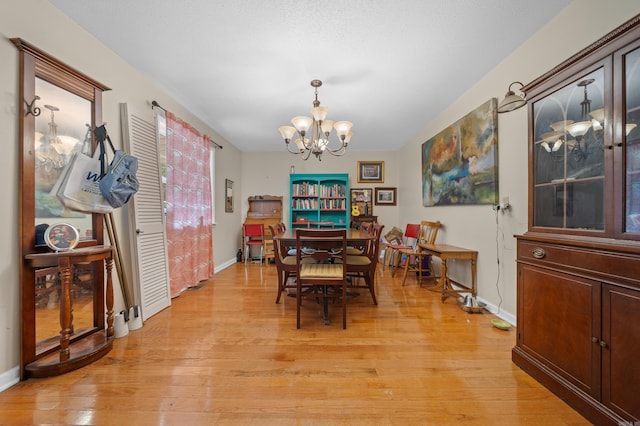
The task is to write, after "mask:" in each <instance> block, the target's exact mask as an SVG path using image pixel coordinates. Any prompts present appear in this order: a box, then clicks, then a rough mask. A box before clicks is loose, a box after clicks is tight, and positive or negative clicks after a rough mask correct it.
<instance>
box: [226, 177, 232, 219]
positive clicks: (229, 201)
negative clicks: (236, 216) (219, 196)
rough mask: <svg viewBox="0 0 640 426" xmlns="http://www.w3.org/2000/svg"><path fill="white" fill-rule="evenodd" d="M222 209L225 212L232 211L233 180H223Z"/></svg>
mask: <svg viewBox="0 0 640 426" xmlns="http://www.w3.org/2000/svg"><path fill="white" fill-rule="evenodd" d="M224 211H225V213H233V181H232V180H229V179H225V180H224Z"/></svg>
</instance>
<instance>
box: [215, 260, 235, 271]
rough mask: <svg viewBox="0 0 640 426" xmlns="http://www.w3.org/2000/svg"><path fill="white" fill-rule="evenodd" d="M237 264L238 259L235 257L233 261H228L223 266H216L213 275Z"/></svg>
mask: <svg viewBox="0 0 640 426" xmlns="http://www.w3.org/2000/svg"><path fill="white" fill-rule="evenodd" d="M236 262H237V259H236V258H235V257H234V258H233V259H231V260H227V261H226V262H224V263H223V264H221V265H218V266H214V268H213V273H214V274H217V273H218V272H220V271H222V270H223V269H226V268H228V267H229V266H231V265H233V264H234V263H236Z"/></svg>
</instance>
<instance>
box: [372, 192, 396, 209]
mask: <svg viewBox="0 0 640 426" xmlns="http://www.w3.org/2000/svg"><path fill="white" fill-rule="evenodd" d="M375 190H376V206H378V205H382V206H395V205H396V188H376V189H375Z"/></svg>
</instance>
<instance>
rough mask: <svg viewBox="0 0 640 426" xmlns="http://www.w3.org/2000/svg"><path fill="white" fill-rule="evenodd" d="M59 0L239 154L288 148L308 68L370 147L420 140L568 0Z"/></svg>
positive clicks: (307, 95) (354, 144)
mask: <svg viewBox="0 0 640 426" xmlns="http://www.w3.org/2000/svg"><path fill="white" fill-rule="evenodd" d="M50 2H51V3H52V4H54V5H55V6H56V7H57V8H59V9H60V10H61V11H63V12H64V13H65V14H66V15H68V16H69V17H70V18H71V19H73V20H74V21H76V22H77V23H78V24H79V25H81V26H82V27H84V28H85V29H86V30H87V31H88V32H90V33H92V34H93V35H94V36H95V37H96V38H97V39H98V40H100V41H101V42H102V43H104V44H105V45H106V46H108V47H110V48H111V49H112V50H113V51H115V52H116V53H117V54H118V55H119V56H121V57H122V58H124V59H125V60H126V61H127V62H128V63H130V64H131V65H132V66H133V67H135V68H137V69H138V70H140V71H141V72H142V73H143V74H145V75H147V76H148V77H149V78H150V79H151V80H153V81H155V82H156V83H157V84H158V85H160V86H161V87H163V88H164V89H165V90H166V91H167V92H168V93H169V94H170V95H171V96H172V97H173V98H175V99H176V100H178V101H179V102H180V103H181V104H182V105H183V106H184V107H186V108H187V109H189V110H190V111H191V112H193V113H194V114H195V115H196V116H198V117H199V118H200V119H201V120H202V121H204V122H205V123H207V124H208V125H209V126H211V127H212V128H213V129H215V130H216V131H217V132H218V133H219V134H221V135H222V136H223V137H224V138H225V139H227V140H228V141H229V142H231V143H233V145H235V146H236V147H237V148H239V149H240V150H242V151H278V150H282V149H284V142H283V141H282V139H281V138H280V135H279V133H278V131H277V128H278V127H279V126H283V125H288V124H290V121H289V120H290V119H291V118H292V117H294V116H297V115H310V113H309V110H310V109H311V107H312V101H313V96H314V91H313V90H314V89H313V88H312V87H311V86H310V81H311V80H313V79H320V80H322V81H323V83H324V84H323V85H322V87H321V88H320V89H319V99H320V101H321V103H322V105H324V106H327V107H329V116H328V118H330V119H333V120H336V121H338V120H348V121H351V122H353V129H352V130H353V132H354V136H353V139H352V140H351V144H350V145H349V147H350V149H351V150H360V151H363V150H367V151H368V150H396V149H398V148H399V147H400V146H401V145H404V144H405V143H407V142H408V141H409V140H410V139H412V138H414V137H415V136H416V135H417V134H418V133H419V132H420V131H421V129H423V128H424V127H425V126H426V125H427V124H428V123H429V122H430V121H431V120H432V119H433V118H434V117H436V116H437V114H438V113H439V112H440V111H441V110H443V109H444V108H446V107H447V106H448V105H450V104H451V103H452V102H453V101H455V100H456V99H457V98H458V97H460V96H461V95H462V94H463V93H464V92H465V91H467V90H468V89H469V88H470V87H471V86H472V85H473V84H475V83H476V82H477V81H478V80H479V79H481V78H482V77H483V76H484V75H486V74H487V73H488V72H489V71H490V70H491V69H492V68H493V67H495V66H496V65H497V64H498V63H499V62H500V61H502V60H503V59H504V58H505V57H506V56H508V55H509V54H510V53H511V52H512V51H513V50H515V49H516V48H517V47H518V46H519V45H520V44H522V43H523V42H524V41H525V40H526V39H528V38H529V37H530V36H531V35H533V34H534V33H535V32H536V31H537V30H538V29H540V28H541V27H542V26H544V25H545V24H546V23H547V22H548V21H549V20H551V19H552V18H553V17H554V16H555V15H557V14H558V12H559V11H560V10H561V9H563V8H564V7H566V5H567V4H568V3H570V0H535V1H532V0H446V1H445V0H395V1H389V0H313V1H312V0H180V1H176V0H134V1H131V0H92V1H77V0H50ZM513 78H514V79H517V76H513ZM504 83H505V84H504V89H500V91H499V92H497V93H495V94H494V96H495V97H498V98H502V97H503V96H504V93H505V92H506V88H507V85H508V84H509V83H510V82H509V81H505V82H504ZM150 96H151V95H150ZM150 100H151V99H150Z"/></svg>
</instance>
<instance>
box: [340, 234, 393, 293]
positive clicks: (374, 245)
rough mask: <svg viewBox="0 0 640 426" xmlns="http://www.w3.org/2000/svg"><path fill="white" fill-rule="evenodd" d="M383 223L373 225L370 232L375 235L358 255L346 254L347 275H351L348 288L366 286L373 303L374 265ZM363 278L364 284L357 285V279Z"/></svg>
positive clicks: (376, 264) (376, 260) (374, 291)
mask: <svg viewBox="0 0 640 426" xmlns="http://www.w3.org/2000/svg"><path fill="white" fill-rule="evenodd" d="M383 229H384V225H380V224H378V223H376V224H374V225H373V229H372V231H371V233H372V234H373V235H374V236H375V237H374V238H373V239H372V240H370V241H369V242H368V243H367V244H366V245H365V247H364V250H363V253H362V254H360V255H347V275H348V276H349V277H351V284H350V285H349V288H366V289H368V290H369V293H371V298H372V299H373V304H374V305H377V304H378V301H377V299H376V290H375V277H376V267H377V266H378V253H379V250H380V236H381V235H382V230H383ZM359 279H363V280H364V285H359V284H358V280H359Z"/></svg>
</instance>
